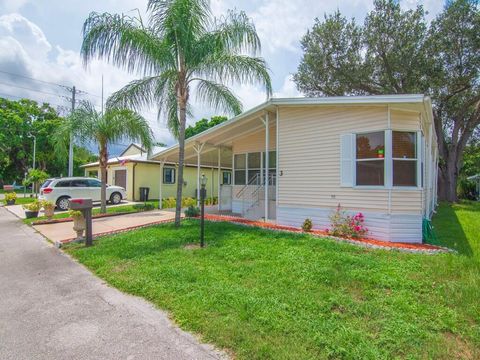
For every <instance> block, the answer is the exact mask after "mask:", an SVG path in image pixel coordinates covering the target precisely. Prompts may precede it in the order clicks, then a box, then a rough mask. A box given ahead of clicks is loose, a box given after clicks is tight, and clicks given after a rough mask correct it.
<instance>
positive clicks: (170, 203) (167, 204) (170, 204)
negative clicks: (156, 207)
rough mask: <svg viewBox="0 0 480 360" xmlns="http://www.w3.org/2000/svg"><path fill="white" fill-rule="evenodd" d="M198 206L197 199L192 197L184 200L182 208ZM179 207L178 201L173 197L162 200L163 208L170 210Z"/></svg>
mask: <svg viewBox="0 0 480 360" xmlns="http://www.w3.org/2000/svg"><path fill="white" fill-rule="evenodd" d="M196 204H197V199H195V198H191V197H184V198H182V207H189V206H195V205H196ZM176 205H177V201H176V199H175V198H174V197H173V196H171V197H168V198H165V199H163V200H162V208H163V209H169V208H174V207H175V206H176Z"/></svg>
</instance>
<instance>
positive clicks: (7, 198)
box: [5, 192, 17, 202]
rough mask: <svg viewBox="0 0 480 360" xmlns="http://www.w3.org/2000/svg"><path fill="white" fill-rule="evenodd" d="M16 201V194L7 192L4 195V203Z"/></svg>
mask: <svg viewBox="0 0 480 360" xmlns="http://www.w3.org/2000/svg"><path fill="white" fill-rule="evenodd" d="M15 200H17V193H16V192H9V193H6V194H5V202H8V201H15Z"/></svg>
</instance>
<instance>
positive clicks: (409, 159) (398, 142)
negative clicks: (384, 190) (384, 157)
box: [392, 131, 421, 187]
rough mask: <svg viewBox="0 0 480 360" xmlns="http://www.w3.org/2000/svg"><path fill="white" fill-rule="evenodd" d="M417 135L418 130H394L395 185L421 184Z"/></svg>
mask: <svg viewBox="0 0 480 360" xmlns="http://www.w3.org/2000/svg"><path fill="white" fill-rule="evenodd" d="M417 137H418V136H417V132H412V131H408V132H407V131H392V161H393V163H392V185H393V186H395V187H397V186H398V187H400V186H409V187H415V186H418V185H419V182H418V178H419V175H420V176H421V174H419V173H418V171H419V169H418V162H419V153H420V151H419V144H418V141H417ZM420 172H421V171H420Z"/></svg>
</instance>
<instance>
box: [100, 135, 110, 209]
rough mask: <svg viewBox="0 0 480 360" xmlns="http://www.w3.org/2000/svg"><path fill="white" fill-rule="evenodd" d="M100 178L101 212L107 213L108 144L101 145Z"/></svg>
mask: <svg viewBox="0 0 480 360" xmlns="http://www.w3.org/2000/svg"><path fill="white" fill-rule="evenodd" d="M99 162H100V180H101V182H102V187H101V190H100V200H101V207H100V213H102V214H105V213H106V212H107V162H108V158H107V145H106V144H101V145H100V159H99Z"/></svg>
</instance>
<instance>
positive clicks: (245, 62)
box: [194, 54, 272, 96]
mask: <svg viewBox="0 0 480 360" xmlns="http://www.w3.org/2000/svg"><path fill="white" fill-rule="evenodd" d="M194 74H195V75H196V76H197V77H199V78H204V79H208V80H212V81H215V82H222V83H241V84H245V83H247V84H260V85H262V86H263V87H265V90H266V92H267V96H270V95H271V94H272V82H271V79H270V74H269V73H268V67H267V64H266V62H265V60H264V59H262V58H258V57H250V56H246V55H229V54H221V55H212V56H210V57H209V58H207V59H205V61H204V62H203V63H202V64H201V65H199V66H198V67H197V68H196V69H195V70H194Z"/></svg>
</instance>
